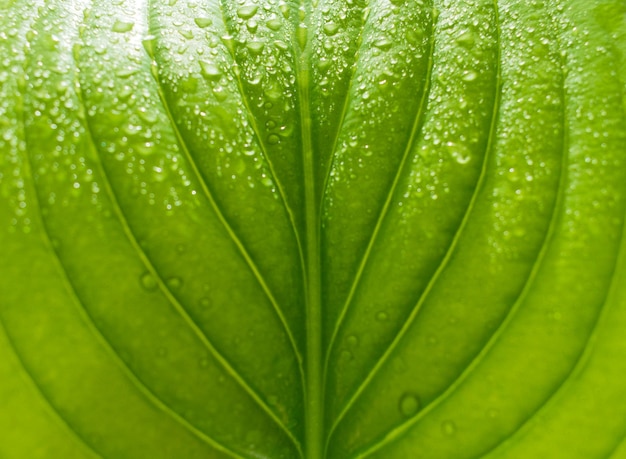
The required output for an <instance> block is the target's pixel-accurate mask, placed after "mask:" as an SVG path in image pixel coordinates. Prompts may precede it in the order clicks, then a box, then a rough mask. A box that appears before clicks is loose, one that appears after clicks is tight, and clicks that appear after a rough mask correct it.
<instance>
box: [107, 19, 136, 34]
mask: <svg viewBox="0 0 626 459" xmlns="http://www.w3.org/2000/svg"><path fill="white" fill-rule="evenodd" d="M134 26H135V23H134V22H128V21H120V20H119V19H116V20H115V22H114V23H113V27H112V28H111V30H112V31H113V32H116V33H126V32H130V31H131V30H133V27H134Z"/></svg>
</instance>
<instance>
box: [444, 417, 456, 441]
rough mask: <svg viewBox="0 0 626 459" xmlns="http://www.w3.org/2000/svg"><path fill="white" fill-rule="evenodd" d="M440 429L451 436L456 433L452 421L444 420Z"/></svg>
mask: <svg viewBox="0 0 626 459" xmlns="http://www.w3.org/2000/svg"><path fill="white" fill-rule="evenodd" d="M441 431H442V432H443V434H444V435H446V436H448V437H451V436H452V435H454V434H455V433H456V424H455V423H454V422H452V421H444V422H443V423H442V424H441Z"/></svg>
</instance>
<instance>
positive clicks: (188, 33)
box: [178, 29, 193, 54]
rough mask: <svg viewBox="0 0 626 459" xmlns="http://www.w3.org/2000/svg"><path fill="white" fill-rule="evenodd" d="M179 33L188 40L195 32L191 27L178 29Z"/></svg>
mask: <svg viewBox="0 0 626 459" xmlns="http://www.w3.org/2000/svg"><path fill="white" fill-rule="evenodd" d="M178 33H179V34H180V35H181V36H182V37H183V38H186V39H187V40H191V39H192V38H193V32H192V31H191V30H190V29H178ZM181 54H182V53H181Z"/></svg>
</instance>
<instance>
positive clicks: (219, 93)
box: [213, 85, 228, 102]
mask: <svg viewBox="0 0 626 459" xmlns="http://www.w3.org/2000/svg"><path fill="white" fill-rule="evenodd" d="M213 95H214V96H215V98H216V99H217V100H218V101H220V102H222V101H224V100H226V98H227V97H228V93H227V92H226V91H225V90H224V87H223V86H219V85H218V86H215V87H214V88H213Z"/></svg>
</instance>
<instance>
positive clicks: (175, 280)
mask: <svg viewBox="0 0 626 459" xmlns="http://www.w3.org/2000/svg"><path fill="white" fill-rule="evenodd" d="M181 285H183V281H182V280H181V279H180V277H170V278H169V279H167V286H168V287H169V288H171V289H179V288H180V287H181Z"/></svg>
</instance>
